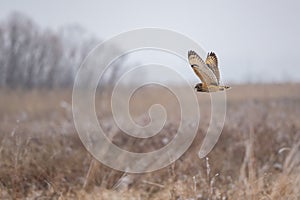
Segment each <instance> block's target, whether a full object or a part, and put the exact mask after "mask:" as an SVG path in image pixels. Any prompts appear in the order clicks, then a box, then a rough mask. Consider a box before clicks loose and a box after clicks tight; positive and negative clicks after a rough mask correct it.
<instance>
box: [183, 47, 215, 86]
mask: <svg viewBox="0 0 300 200" xmlns="http://www.w3.org/2000/svg"><path fill="white" fill-rule="evenodd" d="M188 59H189V62H190V65H191V67H192V68H193V70H194V72H195V74H196V75H197V76H198V77H199V78H200V80H201V81H202V84H203V85H204V87H205V86H208V85H218V79H217V77H216V76H215V74H214V72H213V71H212V70H211V69H210V68H209V67H208V66H207V65H206V64H205V63H204V61H203V60H202V58H201V57H200V56H199V55H198V54H197V53H196V52H194V51H189V52H188Z"/></svg>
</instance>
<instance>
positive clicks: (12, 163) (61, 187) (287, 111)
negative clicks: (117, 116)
mask: <svg viewBox="0 0 300 200" xmlns="http://www.w3.org/2000/svg"><path fill="white" fill-rule="evenodd" d="M299 87H300V84H278V85H249V86H243V85H238V86H233V88H232V89H231V90H229V91H228V93H227V100H228V101H227V117H226V122H225V126H224V129H223V132H222V135H221V137H220V140H219V141H218V143H217V145H216V146H215V148H214V149H213V151H212V152H210V154H209V155H208V157H207V158H206V159H199V158H198V156H197V153H198V151H199V148H200V145H201V143H202V140H203V137H204V136H205V133H206V130H207V127H208V123H209V120H208V119H209V116H210V109H209V96H208V95H207V94H200V93H198V94H197V96H198V100H199V102H200V108H201V116H205V117H204V118H203V120H202V121H201V123H200V127H199V130H198V133H197V136H196V138H195V140H194V142H193V144H192V145H191V147H190V148H189V149H188V151H187V152H186V153H185V154H184V155H183V156H182V157H181V158H180V159H178V160H177V161H176V162H175V163H173V164H172V165H170V166H168V167H166V168H163V169H161V170H159V171H155V172H152V173H145V174H127V173H123V172H119V171H116V170H113V169H110V168H108V167H106V166H104V165H103V164H101V163H99V162H97V161H96V160H94V159H93V157H92V156H91V155H90V154H89V153H88V152H87V151H86V149H85V148H84V146H83V145H82V143H81V141H80V140H79V137H78V135H77V132H76V130H75V127H74V124H73V119H72V110H71V91H62V90H59V91H58V90H57V91H43V90H31V91H22V90H14V91H12V90H8V89H1V90H0V199H25V198H26V199H153V200H155V199H222V200H223V199H224V200H225V199H266V200H267V199H300V186H299V185H300V147H299V145H300V120H299V119H300V114H299V113H300V92H299ZM153 94H155V95H153ZM158 97H159V98H158ZM187 98H188V97H187ZM104 99H106V98H104ZM108 103H109V101H104V100H103V97H100V96H97V97H96V105H97V113H98V117H99V120H100V124H101V125H103V127H105V130H106V131H107V132H108V134H112V141H113V142H114V143H115V144H117V145H118V146H120V147H122V148H124V149H127V150H131V151H135V152H148V151H152V150H154V149H158V148H161V147H163V146H164V141H165V138H166V139H168V140H170V139H171V138H172V137H174V135H175V133H176V130H177V128H178V124H179V121H180V115H179V114H180V110H179V109H178V101H177V100H176V98H175V97H174V95H173V94H172V93H170V92H168V91H167V90H166V89H163V88H157V87H149V88H145V89H144V90H141V91H138V92H136V93H135V94H134V96H133V98H132V101H131V102H130V108H131V113H132V115H133V118H134V120H136V121H137V123H141V124H143V123H147V121H148V118H147V115H145V114H143V113H144V112H146V111H147V109H148V108H149V106H150V105H152V104H153V103H160V104H162V105H164V106H165V107H166V110H167V113H168V120H167V122H166V126H165V127H164V129H163V130H162V131H161V133H159V134H158V135H157V136H155V137H153V138H151V139H148V140H145V139H134V138H129V137H128V136H125V135H124V134H122V132H121V131H119V130H118V129H117V128H116V127H115V125H114V122H113V121H112V119H111V113H110V111H109V110H108V109H107V108H108V106H107V105H109V104H108ZM191 123H193V122H191Z"/></svg>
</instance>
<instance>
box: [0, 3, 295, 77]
mask: <svg viewBox="0 0 300 200" xmlns="http://www.w3.org/2000/svg"><path fill="white" fill-rule="evenodd" d="M11 11H20V12H23V13H25V14H27V15H28V16H30V17H31V18H32V19H33V20H34V21H35V22H36V23H38V24H39V25H40V26H42V27H51V28H54V29H56V28H58V27H60V26H63V25H66V24H80V25H81V26H83V27H84V28H86V29H87V30H88V31H90V32H91V33H93V34H95V35H96V36H98V37H99V38H101V39H108V38H110V37H111V36H113V35H116V34H119V33H120V32H124V31H128V30H131V29H136V28H142V27H159V28H166V29H171V30H174V31H177V32H180V33H182V34H184V35H187V36H189V37H190V38H192V39H194V40H195V41H197V42H198V43H199V44H201V45H202V46H203V47H204V49H205V50H207V51H212V50H213V51H215V52H216V53H217V55H218V57H219V61H220V66H221V73H222V79H223V80H224V79H225V81H224V82H231V81H233V82H239V81H241V80H245V79H246V80H254V81H263V80H264V78H263V77H264V76H266V81H268V82H274V81H286V80H289V79H291V80H293V81H297V82H299V81H300V63H299V57H300V55H299V54H300V51H299V46H300V23H299V19H300V1H297V0H290V1H283V0H275V1H271V0H266V1H260V0H251V1H250V0H249V1H242V0H233V1H220V0H212V1H211V0H205V1H202V0H201V1H196V0H195V1H175V0H172V1H158V0H151V1H138V0H135V1H133V0H127V1H116V0H114V1H99V0H90V1H75V0H51V1H47V2H46V1H40V0H26V1H22V0H19V1H17V0H0V20H1V19H4V18H5V17H6V16H7V15H8V14H9V13H10V12H11ZM298 56H299V57H298ZM189 70H190V69H189Z"/></svg>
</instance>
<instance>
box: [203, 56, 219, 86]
mask: <svg viewBox="0 0 300 200" xmlns="http://www.w3.org/2000/svg"><path fill="white" fill-rule="evenodd" d="M205 63H206V65H207V66H208V67H209V68H210V69H211V70H212V71H213V73H214V74H215V76H216V77H217V80H218V83H220V71H219V67H218V58H217V56H216V54H215V53H214V52H210V53H208V55H207V58H206V60H205Z"/></svg>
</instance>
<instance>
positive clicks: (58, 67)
mask: <svg viewBox="0 0 300 200" xmlns="http://www.w3.org/2000/svg"><path fill="white" fill-rule="evenodd" d="M99 41H100V40H99V39H97V38H95V37H92V36H91V35H89V34H88V33H87V32H86V31H85V30H84V29H83V28H81V27H79V26H66V27H63V28H61V29H59V30H57V31H53V30H50V29H42V28H41V27H39V26H38V25H37V24H35V23H34V22H33V21H32V20H31V19H30V18H28V17H27V16H26V15H24V14H21V13H13V14H11V15H9V16H8V17H7V18H6V19H5V20H3V21H1V22H0V86H1V87H10V88H35V87H42V88H43V87H45V88H57V87H69V86H72V84H73V81H74V78H75V75H76V71H77V69H78V68H79V66H80V64H81V62H82V60H83V59H84V57H85V56H86V55H87V53H88V52H89V51H90V50H91V49H92V48H93V47H95V45H97V44H98V43H99Z"/></svg>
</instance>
